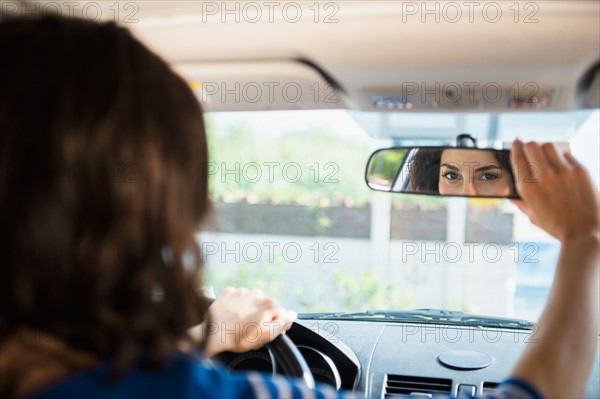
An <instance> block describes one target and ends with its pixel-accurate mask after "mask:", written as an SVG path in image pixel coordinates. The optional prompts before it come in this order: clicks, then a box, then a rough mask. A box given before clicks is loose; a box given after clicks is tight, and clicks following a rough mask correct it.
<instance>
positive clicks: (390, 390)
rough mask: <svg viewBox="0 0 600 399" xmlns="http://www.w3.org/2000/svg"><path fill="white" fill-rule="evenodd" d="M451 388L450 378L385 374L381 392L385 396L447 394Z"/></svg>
mask: <svg viewBox="0 0 600 399" xmlns="http://www.w3.org/2000/svg"><path fill="white" fill-rule="evenodd" d="M451 390H452V380H448V379H444V378H428V377H412V376H407V375H395V374H386V376H385V380H384V382H383V392H384V395H385V396H384V397H386V398H391V397H394V395H411V394H415V395H419V394H421V395H432V394H449V393H450V391H451Z"/></svg>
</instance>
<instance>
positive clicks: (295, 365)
mask: <svg viewBox="0 0 600 399" xmlns="http://www.w3.org/2000/svg"><path fill="white" fill-rule="evenodd" d="M266 347H267V349H268V350H269V351H270V352H271V353H272V355H273V358H274V359H275V362H276V364H277V365H278V366H280V367H281V370H282V371H283V372H284V373H285V374H286V375H289V376H291V377H295V378H299V379H301V380H303V381H304V383H305V384H306V386H308V387H309V388H310V389H313V388H314V387H315V379H314V377H313V375H312V373H311V371H310V368H309V367H308V364H307V363H306V360H304V357H302V354H301V353H300V351H299V350H298V348H297V347H296V345H295V344H294V342H293V341H292V340H291V339H290V337H288V336H287V335H286V334H285V333H283V334H280V335H279V336H278V337H277V338H275V339H274V340H273V341H272V342H270V343H268V344H267V345H266Z"/></svg>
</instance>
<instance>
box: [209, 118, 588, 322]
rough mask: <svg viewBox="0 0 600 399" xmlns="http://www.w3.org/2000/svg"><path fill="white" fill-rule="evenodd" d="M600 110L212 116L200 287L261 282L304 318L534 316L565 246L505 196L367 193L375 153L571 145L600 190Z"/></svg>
mask: <svg viewBox="0 0 600 399" xmlns="http://www.w3.org/2000/svg"><path fill="white" fill-rule="evenodd" d="M598 130H599V112H598V110H595V111H577V112H570V113H555V114H544V115H540V114H506V115H490V114H481V113H479V114H437V115H436V114H431V115H427V114H420V115H419V114H415V115H412V114H411V115H408V114H406V115H405V114H400V115H398V114H375V113H363V114H361V113H355V112H352V113H347V112H345V111H341V110H333V111H332V110H329V111H293V112H239V113H213V114H208V116H207V133H208V139H209V147H210V159H211V162H210V164H209V174H210V179H211V180H210V183H211V194H212V200H213V215H212V218H211V220H210V221H209V222H208V223H207V225H206V226H204V228H203V232H202V233H201V234H199V236H198V238H199V240H200V242H201V248H202V251H203V254H204V260H205V263H206V266H207V275H206V276H205V281H206V284H207V285H208V286H210V287H212V289H214V291H215V292H219V291H220V290H221V289H222V288H223V287H225V286H246V287H250V288H261V289H262V290H264V291H265V292H267V293H268V294H269V295H272V296H273V297H275V298H278V299H280V301H281V302H282V304H283V305H284V306H286V307H288V308H292V309H296V310H297V311H299V312H304V313H316V312H360V311H365V310H367V309H388V310H404V309H419V308H434V309H448V310H453V311H462V312H465V313H472V314H479V315H488V316H496V317H510V318H513V317H514V318H520V319H526V320H536V319H537V318H538V316H539V314H540V312H541V310H542V307H543V305H544V303H545V300H546V298H547V296H548V292H549V288H550V284H551V282H552V277H553V273H554V267H555V264H556V260H557V257H558V251H559V245H558V242H557V241H556V240H554V239H553V238H552V237H550V236H548V235H547V234H545V233H544V232H542V231H541V230H540V229H538V228H537V227H535V226H533V225H532V224H531V223H530V222H529V220H528V219H527V218H526V217H525V216H524V215H523V214H521V213H520V212H519V211H518V210H517V209H516V207H514V206H513V205H512V204H511V203H510V202H509V201H508V200H497V199H496V200H493V199H466V198H439V197H431V196H420V195H398V194H396V195H394V194H387V193H378V192H374V191H371V190H370V189H369V188H368V187H367V185H366V184H365V181H364V171H365V165H366V162H367V159H368V157H369V155H370V154H371V152H373V151H374V150H375V149H378V148H383V147H389V146H392V145H394V144H396V145H407V144H411V143H414V142H417V141H418V142H423V141H424V140H427V143H428V144H434V145H435V144H447V143H452V141H453V140H454V137H456V135H457V134H459V133H465V132H468V133H470V134H472V135H474V136H475V137H477V138H478V139H479V140H480V145H481V144H482V143H484V144H489V145H494V146H495V147H496V148H499V147H502V145H503V143H504V147H506V145H507V143H510V141H512V140H513V139H514V138H515V137H516V136H519V137H521V138H523V139H526V140H527V139H533V140H548V139H551V140H553V141H557V142H561V143H565V144H566V145H570V146H571V148H572V150H573V152H574V154H575V155H576V156H577V157H579V158H580V159H581V161H582V162H583V163H584V164H585V165H586V166H587V167H588V168H589V169H590V171H591V173H592V176H593V179H594V181H595V183H596V185H597V186H598V170H599V166H598V159H599V148H600V145H599V143H598V135H597V132H598Z"/></svg>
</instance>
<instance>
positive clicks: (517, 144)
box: [510, 139, 533, 191]
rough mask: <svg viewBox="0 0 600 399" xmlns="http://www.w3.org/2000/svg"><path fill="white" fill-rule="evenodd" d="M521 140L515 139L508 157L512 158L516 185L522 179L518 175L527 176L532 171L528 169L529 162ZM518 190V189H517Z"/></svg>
mask: <svg viewBox="0 0 600 399" xmlns="http://www.w3.org/2000/svg"><path fill="white" fill-rule="evenodd" d="M523 145H524V144H523V142H522V141H521V140H519V139H516V140H515V141H514V142H513V145H512V151H511V152H510V157H511V160H512V167H513V174H514V175H515V182H516V183H517V185H518V184H519V183H521V182H522V181H523V179H522V178H519V176H521V175H523V176H529V175H530V174H531V173H532V172H533V171H532V170H531V169H530V166H529V162H528V161H527V157H526V156H525V152H524V151H523ZM521 171H522V172H523V173H521ZM517 191H518V190H517Z"/></svg>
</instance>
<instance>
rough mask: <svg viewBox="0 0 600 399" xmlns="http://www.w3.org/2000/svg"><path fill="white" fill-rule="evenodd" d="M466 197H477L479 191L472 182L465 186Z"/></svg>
mask: <svg viewBox="0 0 600 399" xmlns="http://www.w3.org/2000/svg"><path fill="white" fill-rule="evenodd" d="M463 193H464V195H468V196H469V197H476V196H477V189H476V188H475V184H473V182H472V181H470V182H467V184H466V185H465V189H464V190H463Z"/></svg>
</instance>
